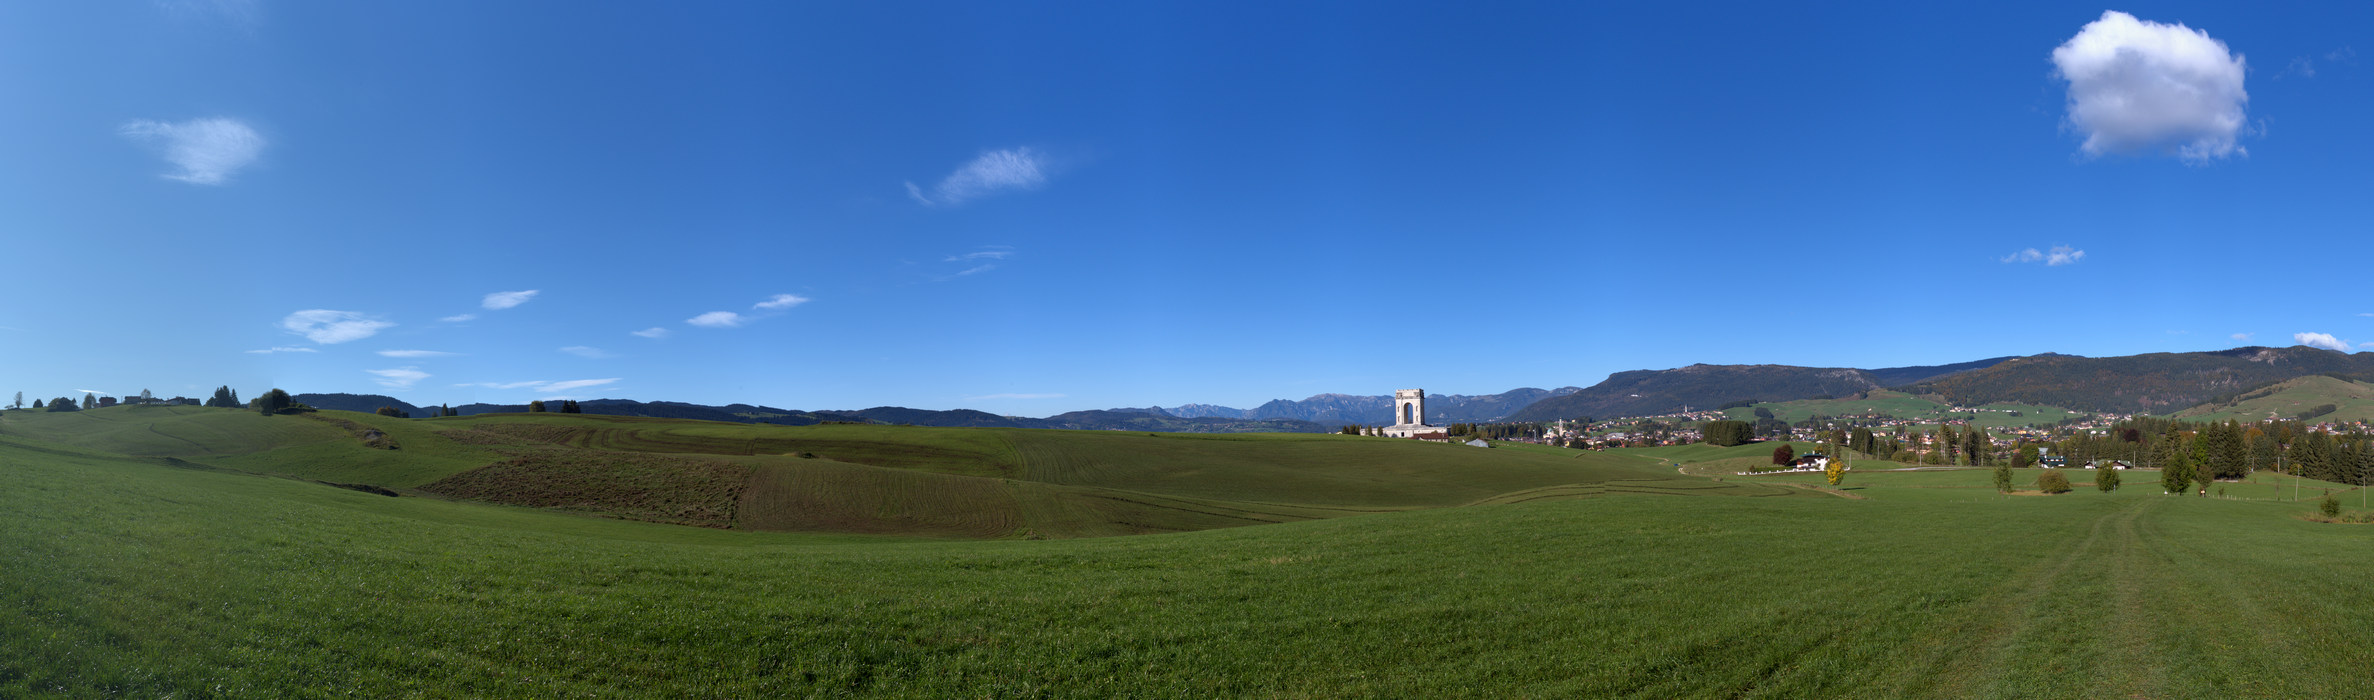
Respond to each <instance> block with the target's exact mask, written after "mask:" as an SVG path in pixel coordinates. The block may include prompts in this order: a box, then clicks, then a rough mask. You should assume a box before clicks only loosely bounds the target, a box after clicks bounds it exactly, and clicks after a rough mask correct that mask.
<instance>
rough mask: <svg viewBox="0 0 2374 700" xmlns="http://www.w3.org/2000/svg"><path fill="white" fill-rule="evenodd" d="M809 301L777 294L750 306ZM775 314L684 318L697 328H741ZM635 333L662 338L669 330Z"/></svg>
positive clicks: (779, 306)
mask: <svg viewBox="0 0 2374 700" xmlns="http://www.w3.org/2000/svg"><path fill="white" fill-rule="evenodd" d="M809 301H810V299H808V298H807V297H804V296H800V295H797V294H777V295H774V296H770V297H767V298H766V299H763V300H760V301H759V302H758V303H756V304H751V305H750V308H752V309H755V310H758V311H770V312H779V311H782V310H784V309H789V308H791V307H794V306H799V305H801V304H805V303H808V302H809ZM773 315H775V314H773V313H759V314H744V313H737V312H733V311H711V312H709V313H705V314H701V315H699V316H694V317H692V318H688V319H684V322H685V323H686V324H688V325H691V326H694V327H697V328H740V327H742V326H744V325H747V324H749V323H750V322H752V321H756V320H759V319H761V318H765V317H768V316H773ZM653 331H658V333H653ZM635 335H639V336H643V337H645V338H660V337H665V336H666V335H667V332H666V330H665V329H660V328H647V329H644V330H640V331H635Z"/></svg>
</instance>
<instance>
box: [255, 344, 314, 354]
mask: <svg viewBox="0 0 2374 700" xmlns="http://www.w3.org/2000/svg"><path fill="white" fill-rule="evenodd" d="M247 352H248V354H250V355H270V354H272V353H276V352H321V351H319V350H315V349H313V348H302V347H291V346H286V345H284V346H279V347H270V348H264V349H262V350H249V351H247Z"/></svg>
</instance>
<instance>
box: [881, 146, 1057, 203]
mask: <svg viewBox="0 0 2374 700" xmlns="http://www.w3.org/2000/svg"><path fill="white" fill-rule="evenodd" d="M1045 184H1047V159H1046V158H1045V157H1043V156H1041V155H1039V153H1038V152H1036V151H1033V150H1031V149H1029V148H1009V149H1005V150H998V151H988V152H984V153H982V154H981V155H980V156H979V157H976V158H974V159H973V161H972V162H970V163H966V164H964V165H963V166H962V167H959V168H957V169H956V172H953V173H949V174H948V177H946V178H944V179H941V180H940V184H939V185H936V186H934V187H932V188H931V191H930V192H928V193H926V192H925V191H924V190H923V188H921V187H917V186H916V185H915V183H913V182H908V183H907V196H909V197H913V198H914V199H915V201H917V202H921V203H923V205H924V206H932V207H945V206H956V205H959V204H963V203H965V202H968V201H972V200H974V199H979V198H981V197H986V196H989V195H992V194H997V193H999V192H1004V191H1008V190H1035V189H1038V188H1039V187H1040V186H1042V185H1045Z"/></svg>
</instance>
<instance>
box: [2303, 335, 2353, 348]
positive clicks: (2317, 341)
mask: <svg viewBox="0 0 2374 700" xmlns="http://www.w3.org/2000/svg"><path fill="white" fill-rule="evenodd" d="M2292 342H2295V343H2299V344H2301V345H2306V346H2308V347H2312V348H2324V349H2326V350H2331V351H2334V352H2349V346H2350V342H2349V341H2346V340H2342V339H2340V338H2335V337H2333V334H2331V333H2293V334H2292Z"/></svg>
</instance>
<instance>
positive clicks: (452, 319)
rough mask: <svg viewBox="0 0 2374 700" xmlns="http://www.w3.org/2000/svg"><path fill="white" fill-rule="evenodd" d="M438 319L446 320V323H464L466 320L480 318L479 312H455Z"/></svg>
mask: <svg viewBox="0 0 2374 700" xmlns="http://www.w3.org/2000/svg"><path fill="white" fill-rule="evenodd" d="M437 320H439V321H443V322H446V323H462V322H465V321H476V320H478V314H454V315H452V316H447V317H445V318H440V319H437Z"/></svg>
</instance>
